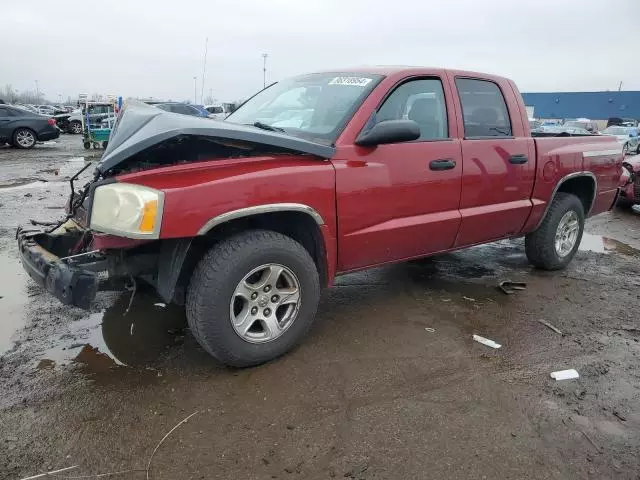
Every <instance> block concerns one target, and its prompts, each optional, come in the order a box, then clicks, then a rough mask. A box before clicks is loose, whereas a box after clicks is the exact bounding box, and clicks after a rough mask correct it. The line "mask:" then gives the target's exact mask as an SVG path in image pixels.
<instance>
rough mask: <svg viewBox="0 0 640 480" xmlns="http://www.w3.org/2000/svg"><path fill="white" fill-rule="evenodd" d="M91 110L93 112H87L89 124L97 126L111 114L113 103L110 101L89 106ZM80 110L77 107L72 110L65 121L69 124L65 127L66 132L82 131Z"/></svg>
mask: <svg viewBox="0 0 640 480" xmlns="http://www.w3.org/2000/svg"><path fill="white" fill-rule="evenodd" d="M91 111H92V112H94V113H90V114H89V124H90V125H91V126H92V127H99V126H100V124H101V123H102V120H103V119H105V118H107V117H108V116H110V115H113V105H111V104H110V103H105V104H104V105H93V106H92V107H91ZM82 115H83V113H82V110H80V109H77V110H74V111H73V113H72V114H71V115H69V118H68V119H67V122H68V124H69V126H68V127H67V130H66V131H67V132H69V133H74V134H79V133H82Z"/></svg>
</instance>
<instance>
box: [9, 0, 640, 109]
mask: <svg viewBox="0 0 640 480" xmlns="http://www.w3.org/2000/svg"><path fill="white" fill-rule="evenodd" d="M0 19H1V20H2V21H1V22H0V51H1V52H2V54H1V56H0V58H2V61H1V63H0V86H4V85H5V84H11V85H12V86H13V88H15V89H18V90H24V89H35V80H36V79H37V80H38V81H39V85H40V90H41V91H43V92H44V93H45V94H46V96H47V98H48V99H50V100H57V95H58V94H62V95H63V97H64V98H65V99H66V97H67V96H68V95H70V96H71V97H72V98H76V97H77V94H78V93H80V92H88V93H91V92H97V93H103V94H109V93H114V94H120V95H123V96H125V97H126V96H152V97H158V98H162V99H173V100H184V99H189V98H190V99H193V95H194V87H193V83H194V82H193V77H194V76H197V83H198V86H197V95H198V102H199V101H200V88H201V78H202V68H203V56H204V44H205V38H206V37H209V53H208V58H207V68H206V75H205V84H204V87H205V97H206V96H208V95H209V92H210V89H212V91H213V96H214V97H215V98H217V99H218V100H221V101H227V100H235V99H239V98H242V97H245V96H247V95H249V94H251V93H254V92H255V91H256V90H257V89H259V88H261V87H262V57H261V54H262V53H263V52H267V53H268V54H269V57H268V61H267V80H268V81H275V80H278V79H280V78H283V77H286V76H290V75H295V74H298V73H304V72H309V71H314V70H322V69H333V68H335V69H339V68H340V67H344V66H359V65H389V64H393V65H398V64H402V65H426V66H444V67H453V68H463V69H472V70H480V71H486V72H490V73H496V74H500V75H505V76H508V77H511V78H513V79H514V80H515V81H516V82H517V83H518V85H519V87H520V89H521V90H522V91H556V90H558V91H573V90H607V89H611V90H616V89H617V88H618V83H619V82H620V81H622V82H623V89H625V90H640V0H578V1H575V0H519V1H517V0H504V1H503V0H435V1H434V0H181V1H170V2H161V1H159V0H126V1H123V0H109V1H105V2H90V1H87V0H82V1H76V0H64V1H55V0H30V1H8V0H5V1H2V2H1V5H0Z"/></svg>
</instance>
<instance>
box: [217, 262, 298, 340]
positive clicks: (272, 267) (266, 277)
mask: <svg viewBox="0 0 640 480" xmlns="http://www.w3.org/2000/svg"><path fill="white" fill-rule="evenodd" d="M300 303H301V294H300V282H299V280H298V278H297V277H296V275H295V274H294V273H293V272H292V271H291V269H289V268H287V267H285V266H284V265H280V264H277V263H266V264H264V265H260V266H259V267H257V268H254V269H253V270H251V271H250V272H249V273H248V274H247V275H245V276H244V277H243V278H242V280H241V281H240V282H239V283H238V285H237V286H236V288H235V290H234V292H233V295H232V297H231V303H230V305H229V315H230V319H231V325H232V326H233V329H234V331H235V332H236V334H237V335H238V336H239V337H240V338H242V339H243V340H244V341H246V342H249V343H266V342H271V341H273V340H275V339H277V338H279V337H280V336H281V335H282V334H284V332H285V331H287V330H288V329H289V328H290V327H291V325H292V324H293V323H294V321H295V320H296V318H297V316H298V312H299V311H300Z"/></svg>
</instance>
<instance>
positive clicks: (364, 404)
mask: <svg viewBox="0 0 640 480" xmlns="http://www.w3.org/2000/svg"><path fill="white" fill-rule="evenodd" d="M87 153H88V154H89V155H87ZM99 154H100V152H99V151H95V152H94V151H89V152H86V151H84V150H83V149H82V148H81V143H80V139H79V138H78V137H75V136H63V137H61V138H60V139H59V141H58V142H57V143H55V144H47V145H40V146H37V147H36V148H35V149H33V150H32V151H28V152H21V151H18V150H14V149H9V148H0V268H1V269H2V273H3V274H2V276H0V479H21V478H23V477H26V476H29V475H36V474H39V473H42V472H46V471H47V470H56V469H61V468H64V467H70V466H75V465H77V466H78V467H77V468H76V469H73V470H69V471H66V472H63V473H60V474H59V475H60V476H61V477H58V478H65V476H67V477H79V476H83V475H98V474H104V473H108V472H121V471H127V472H126V473H122V474H120V475H119V476H117V477H113V478H131V479H143V478H146V475H147V472H145V470H147V468H148V474H149V478H152V479H218V478H220V479H271V478H280V479H289V478H291V479H293V478H304V479H327V478H333V477H336V478H351V479H444V478H446V479H458V478H460V479H506V478H512V479H525V478H535V479H566V478H594V479H604V478H606V479H609V478H621V479H639V478H640V473H639V472H640V456H639V453H638V452H640V343H639V342H640V315H638V306H639V305H640V302H639V300H640V250H637V249H640V217H638V216H634V215H632V214H629V213H626V212H620V211H615V212H612V213H609V214H605V215H602V216H600V217H598V218H595V219H592V220H591V221H589V223H588V227H587V231H588V232H589V233H590V235H586V236H585V239H584V241H583V245H582V248H583V250H582V251H580V252H579V253H578V255H577V257H576V259H575V260H574V262H573V263H572V264H571V266H570V268H568V269H567V270H566V271H563V272H554V273H549V272H540V271H536V270H533V269H531V268H530V267H529V266H528V265H527V262H526V259H525V257H524V252H523V246H522V242H521V241H513V242H512V241H505V242H499V243H496V244H492V245H488V246H483V247H477V248H473V249H470V250H466V251H462V252H459V253H456V254H452V255H447V256H442V257H439V258H436V259H433V260H431V261H424V262H418V263H410V264H402V265H396V266H392V267H387V268H381V269H374V270H371V271H368V272H364V273H360V274H354V275H349V276H345V277H342V278H340V279H339V280H338V284H337V285H336V287H335V288H333V289H331V290H328V291H326V292H325V293H324V296H323V300H322V302H321V307H320V313H319V315H318V319H317V323H316V324H315V327H314V328H313V329H312V331H311V333H310V335H309V337H308V338H307V339H306V340H305V341H304V343H303V344H302V345H301V346H300V347H299V348H298V349H296V350H295V351H294V352H292V353H291V354H289V355H287V356H285V357H284V358H282V359H280V360H278V361H275V362H272V363H270V364H268V365H264V366H262V367H259V368H253V369H247V370H234V369H229V368H225V367H223V366H221V365H219V364H217V363H216V362H215V361H214V360H212V359H211V358H209V357H208V356H207V355H206V354H205V353H204V351H203V350H202V349H201V348H199V346H198V345H197V344H196V342H195V340H194V339H193V337H192V336H191V335H190V334H189V331H188V330H187V329H186V325H185V319H184V314H183V312H182V311H180V310H179V309H176V308H173V307H164V306H162V305H157V304H156V302H158V300H157V299H155V298H153V296H151V295H150V294H141V295H139V296H137V297H136V298H135V299H134V302H133V307H132V310H131V311H130V312H129V314H128V315H126V316H125V315H123V313H124V311H125V308H126V305H127V304H128V302H129V296H128V295H122V296H117V295H107V294H104V295H101V296H100V301H99V304H98V305H96V307H95V309H94V310H93V311H92V312H89V313H87V312H84V311H81V310H77V309H71V308H65V307H62V306H61V305H60V304H59V303H58V302H57V301H55V300H53V299H51V298H50V297H49V296H48V295H46V294H44V293H43V292H42V291H41V290H40V289H39V288H37V287H36V286H35V284H33V283H32V282H31V281H30V280H28V279H27V278H26V277H25V275H24V274H23V272H22V268H21V266H20V264H19V262H18V260H17V258H16V254H17V252H16V248H15V244H14V243H15V240H14V231H15V227H16V226H17V225H18V224H24V223H28V222H29V220H30V219H36V220H52V219H55V218H57V217H59V216H60V215H61V214H62V210H61V207H62V205H63V204H64V201H65V198H66V195H67V193H68V186H67V184H66V180H67V179H68V177H69V176H70V175H71V174H72V173H73V172H75V171H76V170H78V169H79V168H80V167H81V166H83V165H84V162H85V158H82V157H86V159H93V160H95V159H96V158H97V157H98V156H99ZM91 157H92V158H91ZM504 279H511V280H514V281H515V280H519V281H524V282H527V284H528V288H527V289H526V290H524V291H522V292H519V293H516V294H514V295H511V296H507V295H505V294H503V293H501V292H499V291H498V290H497V289H496V285H497V283H498V282H499V281H501V280H504ZM538 320H545V321H547V322H549V323H551V324H553V325H555V326H556V327H557V328H558V329H560V330H561V331H562V332H563V333H564V335H559V334H558V333H556V332H554V331H552V330H550V329H549V328H547V327H545V326H544V325H542V324H541V323H539V322H538ZM474 333H477V334H480V335H483V336H485V337H488V338H491V339H493V340H495V341H497V342H498V343H500V344H502V348H501V349H499V350H494V349H491V348H488V347H486V346H484V345H481V344H478V343H476V342H474V341H473V340H472V334H474ZM566 368H575V369H577V370H578V371H579V372H580V378H579V379H578V380H570V381H565V382H556V381H554V380H552V379H551V378H550V377H549V373H550V372H552V371H554V370H562V369H566ZM194 412H197V413H195V415H194V416H193V417H192V418H191V419H190V420H189V421H188V422H187V423H183V424H181V425H180V426H179V427H178V428H177V429H176V430H174V431H173V432H172V433H171V434H170V435H169V436H168V437H166V439H165V440H164V442H162V444H161V445H160V446H159V447H158V448H157V450H156V451H155V454H154V455H153V452H154V449H156V447H157V446H158V445H159V442H160V441H161V440H162V439H163V437H165V434H167V433H168V432H169V431H170V430H171V429H172V428H173V427H174V426H175V425H177V424H178V423H179V422H180V421H181V420H183V419H184V418H186V417H187V416H189V415H191V414H193V413H194ZM150 459H151V460H150ZM149 462H150V463H149ZM148 466H149V467H148ZM131 470H135V471H131ZM82 478H85V477H82ZM87 478H88V477H87ZM94 478H95V477H94ZM99 478H112V477H107V476H102V477H99Z"/></svg>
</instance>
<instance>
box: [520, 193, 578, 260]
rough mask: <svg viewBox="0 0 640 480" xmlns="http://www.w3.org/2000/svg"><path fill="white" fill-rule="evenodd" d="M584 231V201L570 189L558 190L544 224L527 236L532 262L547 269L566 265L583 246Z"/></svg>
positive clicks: (526, 244)
mask: <svg viewBox="0 0 640 480" xmlns="http://www.w3.org/2000/svg"><path fill="white" fill-rule="evenodd" d="M583 232H584V207H583V206H582V202H581V201H580V199H579V198H578V197H576V196H575V195H572V194H570V193H564V192H560V193H558V194H557V195H556V196H555V198H554V199H553V201H552V202H551V206H550V207H549V211H548V212H547V215H546V216H545V218H544V220H543V221H542V224H541V225H540V227H539V228H538V229H537V230H536V231H535V232H532V233H530V234H528V235H527V236H526V237H525V249H526V252H527V258H528V259H529V262H530V263H531V264H532V265H533V266H535V267H538V268H542V269H544V270H560V269H562V268H564V267H566V266H567V265H568V264H569V262H570V261H571V259H572V258H573V256H574V255H575V254H576V251H577V250H578V247H579V246H580V241H581V240H582V233H583Z"/></svg>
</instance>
